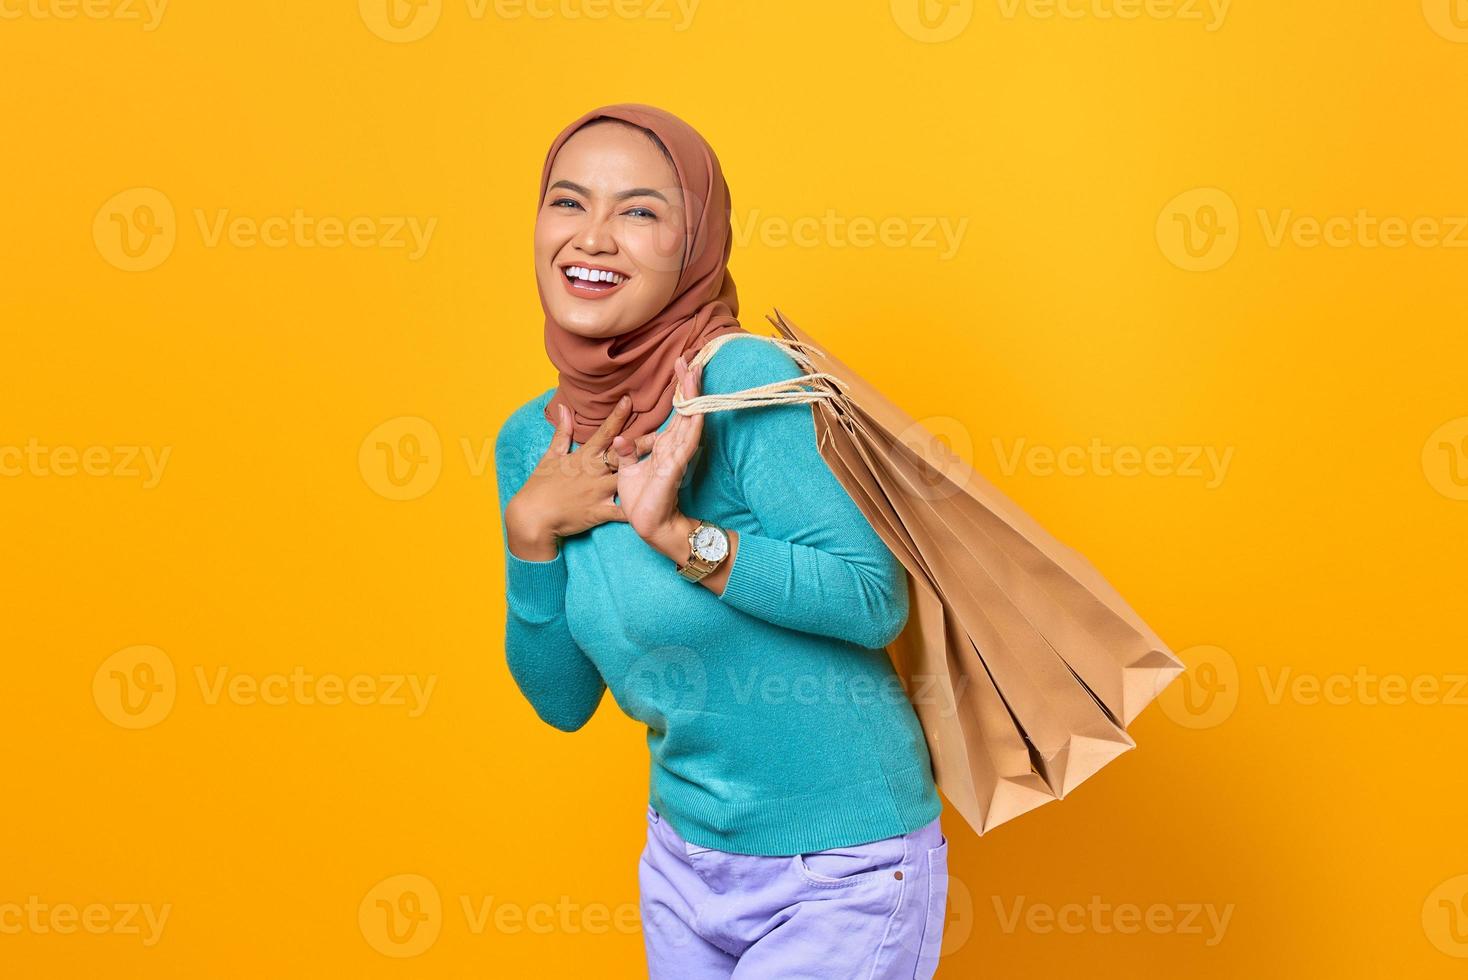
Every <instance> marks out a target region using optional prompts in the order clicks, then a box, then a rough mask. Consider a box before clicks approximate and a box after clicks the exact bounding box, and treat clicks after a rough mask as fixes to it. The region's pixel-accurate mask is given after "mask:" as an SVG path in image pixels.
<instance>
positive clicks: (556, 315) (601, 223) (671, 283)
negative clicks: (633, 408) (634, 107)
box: [535, 123, 685, 337]
mask: <svg viewBox="0 0 1468 980" xmlns="http://www.w3.org/2000/svg"><path fill="white" fill-rule="evenodd" d="M677 184H678V178H677V174H676V173H675V172H674V170H673V165H672V164H671V163H669V162H668V158H667V157H665V156H663V153H662V151H661V150H659V149H658V147H657V146H656V145H655V144H654V143H653V141H652V140H651V139H649V138H648V136H647V134H646V133H644V132H642V131H641V130H639V129H634V128H633V127H631V126H626V125H622V124H620V123H601V124H598V125H594V126H590V127H583V128H582V129H580V130H578V131H577V132H576V133H575V134H574V135H572V136H571V138H570V139H568V140H567V141H566V142H565V144H563V145H562V147H561V149H560V151H559V152H558V153H557V154H556V158H555V161H554V162H553V164H552V166H551V173H550V180H549V182H548V185H547V187H546V194H545V199H544V200H543V201H541V202H540V213H539V216H538V217H537V218H536V221H535V275H536V279H537V280H538V281H539V283H540V293H541V295H542V296H543V297H544V298H545V305H546V309H547V311H548V312H549V313H550V316H551V318H552V319H554V320H555V321H556V322H557V323H559V324H561V325H562V326H563V327H565V328H566V329H567V330H569V331H571V332H572V333H576V334H580V335H581V336H583V337H613V336H616V335H618V334H622V333H626V332H627V331H629V330H635V329H636V328H637V327H640V326H642V325H643V324H644V323H647V322H648V321H649V320H651V319H652V318H653V317H654V316H656V315H657V314H658V313H659V312H660V311H661V310H662V309H663V307H665V306H666V305H667V304H668V301H669V300H671V299H672V298H673V294H674V292H675V290H676V289H677V286H678V273H679V271H680V266H681V264H682V259H683V242H684V238H685V232H684V213H683V195H682V192H681V191H679V189H678V186H677Z"/></svg>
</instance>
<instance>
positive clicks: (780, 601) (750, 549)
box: [704, 531, 790, 846]
mask: <svg viewBox="0 0 1468 980" xmlns="http://www.w3.org/2000/svg"><path fill="white" fill-rule="evenodd" d="M719 598H720V599H721V600H723V601H724V602H726V603H728V604H729V605H731V606H733V607H734V608H735V609H739V610H742V611H743V612H747V613H749V614H750V615H751V616H755V617H758V618H759V619H763V620H766V621H773V620H772V617H775V618H776V619H778V614H779V613H781V612H782V611H784V610H785V608H786V607H788V606H789V604H790V542H788V541H776V540H775V539H774V538H768V537H765V536H764V535H761V534H747V533H745V532H744V531H740V532H739V546H738V548H737V549H736V550H735V552H734V564H732V565H730V566H729V578H728V580H727V581H726V582H725V583H724V591H723V592H721V593H720V594H719ZM704 846H708V845H704Z"/></svg>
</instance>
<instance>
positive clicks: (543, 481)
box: [505, 395, 632, 561]
mask: <svg viewBox="0 0 1468 980" xmlns="http://www.w3.org/2000/svg"><path fill="white" fill-rule="evenodd" d="M631 411H632V400H631V399H630V398H629V397H627V396H626V395H624V396H622V399H621V400H620V401H618V402H617V407H616V408H614V409H612V414H610V415H608V416H607V418H606V421H604V422H602V424H601V426H600V427H599V428H597V430H596V431H595V432H594V433H592V435H591V438H590V439H588V440H586V442H585V443H584V444H583V445H582V446H581V447H580V448H578V449H577V450H576V451H575V452H571V451H570V448H571V433H572V422H571V410H570V409H569V408H567V407H566V406H565V405H564V404H562V405H561V406H560V418H561V421H560V424H558V425H557V426H556V433H555V435H554V436H553V437H552V438H551V444H550V446H549V447H548V448H547V449H546V451H545V454H544V455H543V456H541V457H540V459H539V461H538V462H536V464H535V469H534V470H532V471H531V473H530V477H529V478H528V479H527V480H526V481H525V485H524V486H523V487H521V488H520V491H519V492H518V493H516V494H515V496H513V497H511V498H510V502H509V503H508V504H507V505H505V529H506V534H507V536H508V538H509V540H508V542H507V544H508V545H509V548H510V552H511V553H512V554H513V555H515V557H517V558H522V559H524V560H526V561H550V560H551V559H553V558H555V557H556V555H557V553H558V552H559V549H560V542H559V539H560V538H563V537H566V536H568V535H572V534H579V533H581V532H582V531H585V530H587V529H588V528H592V527H595V526H596V525H598V524H604V523H606V522H607V521H625V520H626V519H627V517H626V515H624V514H623V513H622V508H621V506H620V505H619V504H614V503H612V496H613V494H615V493H616V491H617V471H616V470H615V469H607V467H606V466H605V465H604V464H603V463H602V460H601V453H602V450H603V449H606V448H607V447H608V446H610V445H611V443H612V437H613V436H616V435H617V434H618V433H620V432H621V431H622V426H623V424H624V423H625V422H626V419H627V415H628V413H630V412H631Z"/></svg>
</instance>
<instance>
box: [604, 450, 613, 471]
mask: <svg viewBox="0 0 1468 980" xmlns="http://www.w3.org/2000/svg"><path fill="white" fill-rule="evenodd" d="M608 448H610V447H608ZM601 463H602V465H603V466H605V467H606V468H607V469H611V468H612V461H611V460H609V459H607V451H606V449H603V450H602V451H601Z"/></svg>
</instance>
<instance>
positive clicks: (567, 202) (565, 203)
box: [550, 197, 581, 208]
mask: <svg viewBox="0 0 1468 980" xmlns="http://www.w3.org/2000/svg"><path fill="white" fill-rule="evenodd" d="M550 206H551V207H553V208H579V207H581V202H580V201H578V200H576V199H575V198H572V197H558V198H556V199H555V200H554V201H551V202H550Z"/></svg>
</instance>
